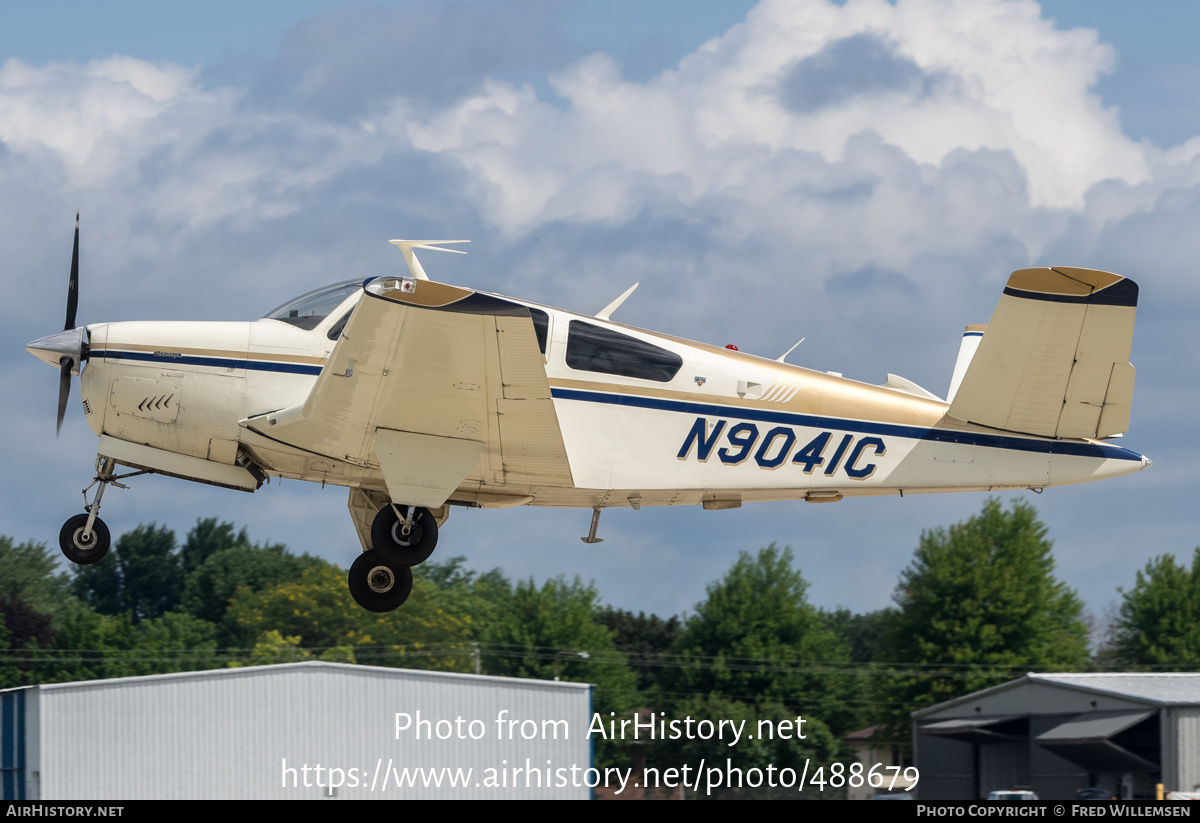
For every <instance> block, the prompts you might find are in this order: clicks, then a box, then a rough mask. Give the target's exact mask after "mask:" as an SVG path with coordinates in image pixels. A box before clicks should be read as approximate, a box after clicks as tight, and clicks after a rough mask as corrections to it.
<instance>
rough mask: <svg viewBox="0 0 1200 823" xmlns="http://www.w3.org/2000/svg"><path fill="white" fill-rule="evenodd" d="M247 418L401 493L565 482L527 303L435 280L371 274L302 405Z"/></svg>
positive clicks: (404, 498) (442, 494)
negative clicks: (376, 475) (374, 472)
mask: <svg viewBox="0 0 1200 823" xmlns="http://www.w3.org/2000/svg"><path fill="white" fill-rule="evenodd" d="M243 422H244V424H245V425H246V426H248V427H249V428H251V429H253V430H255V431H258V432H259V433H261V434H264V435H266V436H268V437H271V438H273V439H275V440H278V441H280V442H283V443H287V444H289V445H292V446H295V447H297V448H301V449H305V450H308V451H312V452H316V453H319V454H323V455H327V456H329V457H333V458H335V459H338V460H345V461H347V462H351V463H355V464H358V465H378V466H379V468H380V470H381V471H382V472H383V475H384V480H385V481H386V483H387V486H388V491H389V494H390V495H391V497H392V498H393V500H395V501H396V502H398V503H405V504H412V505H422V506H430V507H434V506H440V505H441V504H442V503H444V502H445V501H446V500H447V499H448V498H449V497H450V496H451V495H452V494H453V493H454V491H455V490H456V489H457V488H459V486H460V485H462V484H463V483H464V482H467V483H470V482H471V481H475V482H477V483H478V484H479V486H478V488H479V489H480V491H485V490H486V487H495V486H510V487H512V486H518V487H527V486H534V485H555V486H570V485H571V473H570V468H569V466H568V463H567V456H566V448H565V446H564V445H563V440H562V435H561V433H560V431H559V427H558V418H557V416H556V414H555V411H554V405H553V400H552V399H551V396H550V385H549V382H548V381H547V379H546V370H545V361H544V359H543V356H542V353H541V351H540V349H539V348H538V342H537V337H536V335H535V333H534V327H533V321H532V319H531V317H530V312H529V309H528V308H526V307H525V306H523V305H520V304H518V303H514V302H511V301H508V300H503V299H501V298H498V297H492V296H491V295H487V294H482V293H479V292H474V291H471V290H468V289H461V288H457V287H455V286H448V285H446V284H443V283H437V282H434V281H430V280H412V279H404V280H397V279H394V278H388V279H381V280H376V281H373V282H371V283H369V284H368V285H367V287H366V290H365V294H364V296H363V298H362V300H360V301H359V304H358V306H357V307H356V308H355V310H354V314H353V315H352V316H351V318H350V321H349V322H348V323H347V325H346V328H345V330H344V331H343V332H342V336H341V338H340V339H339V340H338V343H337V345H336V346H335V347H334V349H333V351H332V353H331V354H330V356H329V359H328V361H326V364H325V366H324V368H322V370H321V374H320V375H319V376H318V377H317V381H316V383H315V385H314V386H313V388H312V391H311V392H310V394H309V396H308V398H307V399H306V400H305V402H304V403H303V405H302V406H297V407H295V408H292V409H284V410H281V411H278V412H272V413H269V414H262V415H256V416H254V417H250V418H248V419H247V420H245V421H243Z"/></svg>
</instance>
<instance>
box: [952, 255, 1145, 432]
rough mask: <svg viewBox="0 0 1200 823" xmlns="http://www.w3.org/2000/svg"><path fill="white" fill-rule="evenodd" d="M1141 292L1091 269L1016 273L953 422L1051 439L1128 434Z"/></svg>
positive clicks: (963, 386)
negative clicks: (1133, 347) (1132, 348)
mask: <svg viewBox="0 0 1200 823" xmlns="http://www.w3.org/2000/svg"><path fill="white" fill-rule="evenodd" d="M1137 298H1138V287H1137V284H1136V283H1134V282H1133V281H1132V280H1129V279H1128V278H1125V277H1121V276H1120V275H1118V274H1110V273H1109V272H1103V271H1095V270H1093V269H1076V268H1067V267H1062V266H1056V267H1054V268H1044V269H1022V270H1020V271H1016V272H1013V274H1012V276H1011V277H1010V278H1009V280H1008V286H1007V287H1006V288H1005V289H1004V294H1003V296H1001V298H1000V304H999V305H998V306H997V307H996V312H995V314H993V315H992V319H991V321H990V322H989V323H988V325H987V331H986V332H985V333H984V335H983V339H982V340H981V341H980V343H979V349H978V351H976V353H975V356H974V358H973V359H972V360H971V364H970V366H968V367H967V371H966V374H965V375H964V376H963V380H962V384H961V386H960V387H959V389H958V393H957V394H955V395H954V400H953V401H952V402H951V404H950V410H949V414H950V415H951V416H952V417H956V418H958V419H959V420H966V421H969V422H971V423H978V424H980V425H983V426H991V427H993V428H997V429H1007V430H1009V431H1014V432H1022V433H1025V434H1036V435H1041V436H1044V437H1059V438H1063V437H1097V438H1103V437H1111V436H1112V435H1114V434H1119V433H1121V432H1124V431H1126V430H1127V429H1128V428H1129V412H1130V407H1131V405H1132V402H1133V378H1134V368H1133V366H1132V365H1130V363H1129V350H1130V346H1131V345H1132V343H1133V320H1134V314H1135V312H1136V310H1137Z"/></svg>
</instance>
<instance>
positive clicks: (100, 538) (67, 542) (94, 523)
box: [58, 456, 146, 565]
mask: <svg viewBox="0 0 1200 823" xmlns="http://www.w3.org/2000/svg"><path fill="white" fill-rule="evenodd" d="M116 464H117V463H116V461H115V460H113V459H112V458H111V457H103V456H101V457H97V458H96V477H95V478H94V479H93V480H92V482H91V483H89V484H88V487H87V488H86V489H84V490H83V511H84V513H83V514H77V515H74V516H72V517H68V518H67V522H66V523H63V526H62V528H61V529H60V530H59V532H58V548H59V549H60V550H62V553H63V555H65V556H66V558H67V559H68V560H70V561H71V562H72V563H77V564H79V565H87V564H89V563H95V562H96V561H97V560H100V559H101V558H103V557H104V555H106V554H108V549H109V546H110V545H111V543H112V537H111V535H110V534H109V532H108V526H107V525H105V523H104V521H103V520H101V519H100V518H99V517H98V516H97V515H98V514H99V512H100V499H101V498H102V497H104V488H105V487H106V486H110V485H112V486H116V487H117V488H119V489H127V488H129V487H128V486H126V485H124V484H122V483H119V482H117V481H118V480H123V479H125V478H126V477H133V476H135V475H139V474H146V472H144V471H137V472H130V473H129V474H123V475H120V476H117V475H115V474H113V469H114V468H115V467H116ZM96 484H99V488H97V489H96V496H95V498H94V499H93V500H92V502H91V503H88V497H87V493H88V491H89V490H90V489H91V488H92V486H95V485H96Z"/></svg>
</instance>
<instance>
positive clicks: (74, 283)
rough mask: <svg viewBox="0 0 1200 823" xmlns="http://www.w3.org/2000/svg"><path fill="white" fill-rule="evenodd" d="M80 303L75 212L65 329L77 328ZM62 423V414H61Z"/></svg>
mask: <svg viewBox="0 0 1200 823" xmlns="http://www.w3.org/2000/svg"><path fill="white" fill-rule="evenodd" d="M78 305H79V212H75V245H74V247H73V248H72V249H71V279H70V281H69V282H68V283H67V322H66V324H65V325H64V326H63V331H67V330H68V329H73V328H75V309H76V307H77V306H78ZM58 419H59V425H62V414H61V413H60V414H59V418H58Z"/></svg>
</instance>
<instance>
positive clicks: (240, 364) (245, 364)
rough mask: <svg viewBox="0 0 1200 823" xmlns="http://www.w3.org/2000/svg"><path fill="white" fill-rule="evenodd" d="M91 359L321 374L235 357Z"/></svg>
mask: <svg viewBox="0 0 1200 823" xmlns="http://www.w3.org/2000/svg"><path fill="white" fill-rule="evenodd" d="M91 356H93V357H97V356H98V357H103V358H104V359H106V360H143V361H146V362H148V363H157V364H158V365H160V366H167V365H178V366H209V367H211V368H218V369H250V370H252V371H273V372H283V373H285V374H309V375H312V376H314V377H315V376H316V375H318V374H320V373H321V367H320V366H309V365H306V364H304V363H272V362H269V361H266V360H243V359H238V358H235V357H198V356H195V355H190V354H181V355H179V356H178V357H161V356H159V355H156V354H153V353H151V352H142V351H121V350H120V349H93V350H92V352H91Z"/></svg>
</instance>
